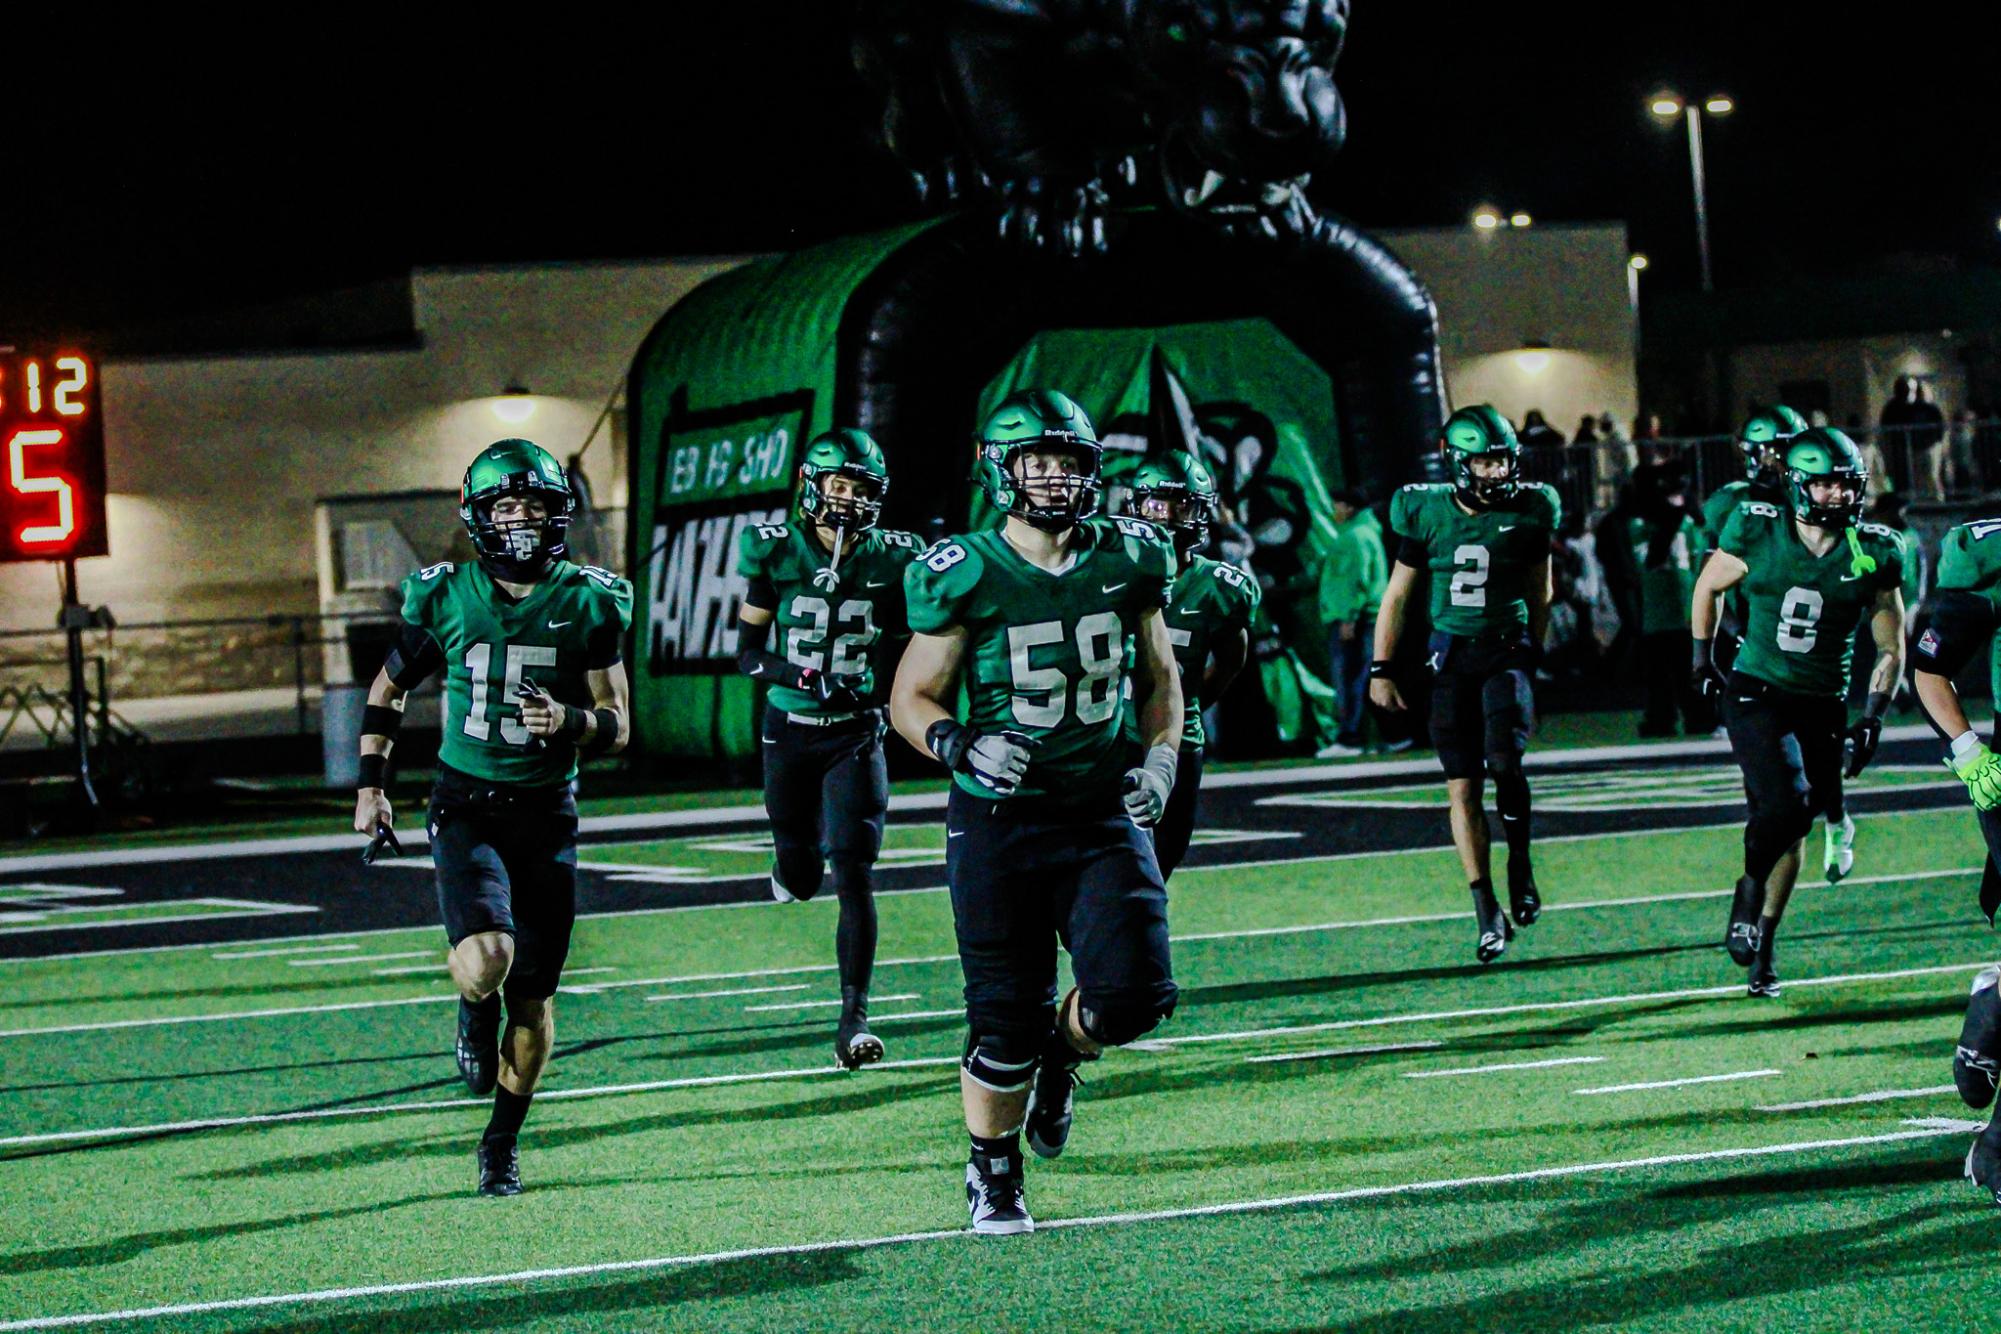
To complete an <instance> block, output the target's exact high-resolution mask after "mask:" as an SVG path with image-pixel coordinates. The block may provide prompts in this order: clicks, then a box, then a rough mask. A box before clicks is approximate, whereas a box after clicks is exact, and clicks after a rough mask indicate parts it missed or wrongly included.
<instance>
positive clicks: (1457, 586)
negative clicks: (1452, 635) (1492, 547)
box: [1452, 543, 1492, 607]
mask: <svg viewBox="0 0 2001 1334" xmlns="http://www.w3.org/2000/svg"><path fill="white" fill-rule="evenodd" d="M1452 563H1453V564H1454V565H1455V566H1457V567H1458V568H1457V569H1455V570H1454V571H1453V572H1452V605H1453V606H1455V607H1484V606H1486V605H1487V575H1488V573H1489V572H1490V569H1491V566H1492V558H1491V557H1490V556H1488V554H1487V548H1485V547H1483V546H1475V545H1472V544H1470V543H1469V544H1468V545H1466V546H1463V547H1459V548H1458V549H1456V550H1455V551H1453V553H1452Z"/></svg>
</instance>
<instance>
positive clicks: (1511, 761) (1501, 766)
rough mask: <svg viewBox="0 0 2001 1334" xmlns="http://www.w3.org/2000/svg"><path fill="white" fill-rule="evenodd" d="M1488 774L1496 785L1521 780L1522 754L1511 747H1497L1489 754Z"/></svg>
mask: <svg viewBox="0 0 2001 1334" xmlns="http://www.w3.org/2000/svg"><path fill="white" fill-rule="evenodd" d="M1486 758H1487V772H1488V773H1489V774H1491V775H1492V776H1493V778H1494V781H1495V782H1496V783H1500V782H1503V781H1505V780H1510V779H1515V778H1521V777H1523V774H1522V753H1521V752H1520V751H1518V750H1516V749H1514V748H1513V747H1510V746H1501V747H1496V748H1495V749H1493V750H1490V751H1488V752H1487V757H1486Z"/></svg>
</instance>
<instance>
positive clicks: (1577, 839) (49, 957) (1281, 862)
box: [0, 808, 1980, 985]
mask: <svg viewBox="0 0 2001 1334" xmlns="http://www.w3.org/2000/svg"><path fill="white" fill-rule="evenodd" d="M1940 809H1941V808H1932V809H1926V810H1914V811H1883V812H1881V813H1878V814H1873V815H1871V816H1869V819H1870V820H1872V821H1875V820H1896V819H1906V818H1922V817H1925V816H1931V815H1937V814H1939V813H1940ZM1743 827H1744V822H1743V821H1742V820H1723V821H1712V822H1711V823H1708V824H1688V825H1676V826H1674V827H1672V828H1669V829H1645V830H1631V829H1618V830H1606V831H1604V832H1603V833H1597V834H1560V835H1557V836H1556V837H1554V838H1539V839H1537V840H1536V845H1537V846H1538V847H1544V846H1547V845H1549V844H1552V843H1595V842H1599V841H1602V840H1604V839H1610V838H1652V837H1656V836H1668V837H1672V836H1674V835H1677V834H1700V833H1705V832H1710V831H1714V830H1718V829H1732V830H1737V831H1739V832H1741V831H1742V830H1743ZM1451 851H1452V848H1451V846H1450V845H1449V844H1448V845H1434V846H1428V847H1419V848H1378V849H1376V850H1374V851H1371V852H1336V853H1328V854H1326V855H1324V856H1317V857H1268V858H1263V859H1260V860H1256V861H1241V862H1223V863H1220V864H1218V865H1215V866H1185V867H1183V868H1182V869H1181V870H1180V871H1178V872H1176V874H1178V875H1206V874H1208V873H1210V872H1227V871H1240V870H1252V869H1255V868H1258V867H1264V866H1293V867H1298V868H1300V870H1301V871H1302V873H1304V872H1307V871H1310V870H1311V868H1313V867H1315V866H1318V865H1321V864H1323V863H1333V862H1346V861H1355V860H1358V859H1361V858H1367V857H1410V856H1424V855H1428V854H1439V855H1447V854H1450V853H1451ZM1973 869H1974V870H1976V871H1977V870H1979V869H1980V868H1978V867H1975V868H1973ZM6 872H7V867H6V865H5V863H4V862H0V874H5V873H6ZM1955 874H1966V872H1955V871H1912V872H1910V873H1909V878H1914V879H1915V878H1918V877H1921V876H1930V875H1955ZM1874 878H1875V877H1863V876H1851V877H1849V882H1848V883H1858V884H1859V883H1862V882H1863V881H1864V880H1865V879H1874ZM1889 878H1890V879H1903V878H1906V877H1904V876H1901V875H1895V876H1891V877H1889ZM880 892H882V893H886V894H942V893H944V892H945V887H944V886H943V885H931V886H925V887H921V888H917V889H894V890H883V891H880ZM832 901H833V900H832V899H815V900H813V902H815V903H821V902H829V903H830V902H832ZM774 906H783V907H785V908H787V909H788V910H790V911H792V912H797V911H799V905H797V904H785V905H774V904H772V903H771V902H770V901H769V900H755V901H750V902H744V903H691V904H683V905H680V906H676V907H671V908H620V909H617V910H615V911H612V912H591V913H578V914H577V920H579V921H583V920H585V919H587V918H589V919H597V920H605V919H610V918H619V917H652V916H659V915H664V914H668V913H687V912H713V911H716V910H718V909H726V908H769V907H774ZM1562 906H1565V905H1562V904H1553V905H1545V908H1544V911H1549V910H1550V909H1551V908H1555V907H1562ZM1572 906H1576V907H1583V906H1584V905H1582V904H1577V905H1572ZM426 929H427V928H424V927H416V926H384V927H375V928H372V929H370V930H367V931H345V932H341V933H340V934H341V935H343V936H345V937H346V938H348V939H349V940H361V939H364V938H366V937H369V936H387V935H407V934H408V933H410V932H412V931H422V930H426ZM327 934H328V933H325V932H321V933H309V934H305V935H297V936H267V937H265V938H264V939H262V940H257V941H238V942H227V943H235V944H246V945H249V944H255V945H283V944H289V943H291V942H294V941H317V940H324V939H325V938H326V935H327ZM1176 938H1177V939H1186V937H1176ZM218 947H219V942H216V941H208V942H206V943H203V944H188V945H131V946H126V947H124V948H120V949H108V950H73V951H71V952H69V953H66V954H29V955H14V956H7V957H0V966H5V965H8V964H32V963H54V962H58V961H61V960H66V959H101V958H105V957H107V956H121V955H132V956H137V955H141V954H154V953H163V952H167V951H174V950H212V949H216V948H218ZM957 959H958V956H957V955H942V956H939V957H938V958H937V959H934V960H916V959H901V960H896V961H895V962H899V963H922V962H939V963H942V962H948V961H956V960H957ZM832 967H833V965H831V964H829V965H807V966H806V967H805V968H774V969H763V970H758V971H756V972H750V973H742V974H736V975H735V976H743V977H759V976H763V975H764V974H765V973H766V972H773V973H776V972H802V971H808V970H809V969H813V968H826V969H828V970H831V969H832ZM715 976H718V977H721V976H730V975H729V974H716V975H715ZM664 984H665V981H664V979H663V980H656V981H654V982H652V983H648V984H647V985H664ZM634 985H638V984H634Z"/></svg>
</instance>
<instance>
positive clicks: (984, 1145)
mask: <svg viewBox="0 0 2001 1334" xmlns="http://www.w3.org/2000/svg"><path fill="white" fill-rule="evenodd" d="M971 1138H972V1141H973V1163H974V1165H975V1166H976V1167H978V1168H979V1169H980V1170H981V1171H982V1172H1001V1173H1006V1172H1018V1171H1020V1170H1021V1131H1020V1130H1016V1131H1014V1132H1013V1133H1012V1134H1008V1135H995V1136H993V1137H992V1138H991V1139H989V1138H987V1137H986V1136H984V1135H974V1136H972V1137H971Z"/></svg>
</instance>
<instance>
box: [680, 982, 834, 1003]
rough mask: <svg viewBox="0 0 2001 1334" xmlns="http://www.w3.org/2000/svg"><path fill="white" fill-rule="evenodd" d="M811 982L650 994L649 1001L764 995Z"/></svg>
mask: <svg viewBox="0 0 2001 1334" xmlns="http://www.w3.org/2000/svg"><path fill="white" fill-rule="evenodd" d="M811 985H813V984H812V983H810V982H793V983H791V984H789V985H787V986H782V987H725V988H723V989H722V990H721V991H684V992H682V993H680V994H679V995H675V996H648V997H646V999H647V1000H649V1001H677V1000H708V999H710V998H711V997H714V996H763V995H767V994H769V993H770V992H773V991H804V990H805V989H806V988H807V987H809V986H811Z"/></svg>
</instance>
